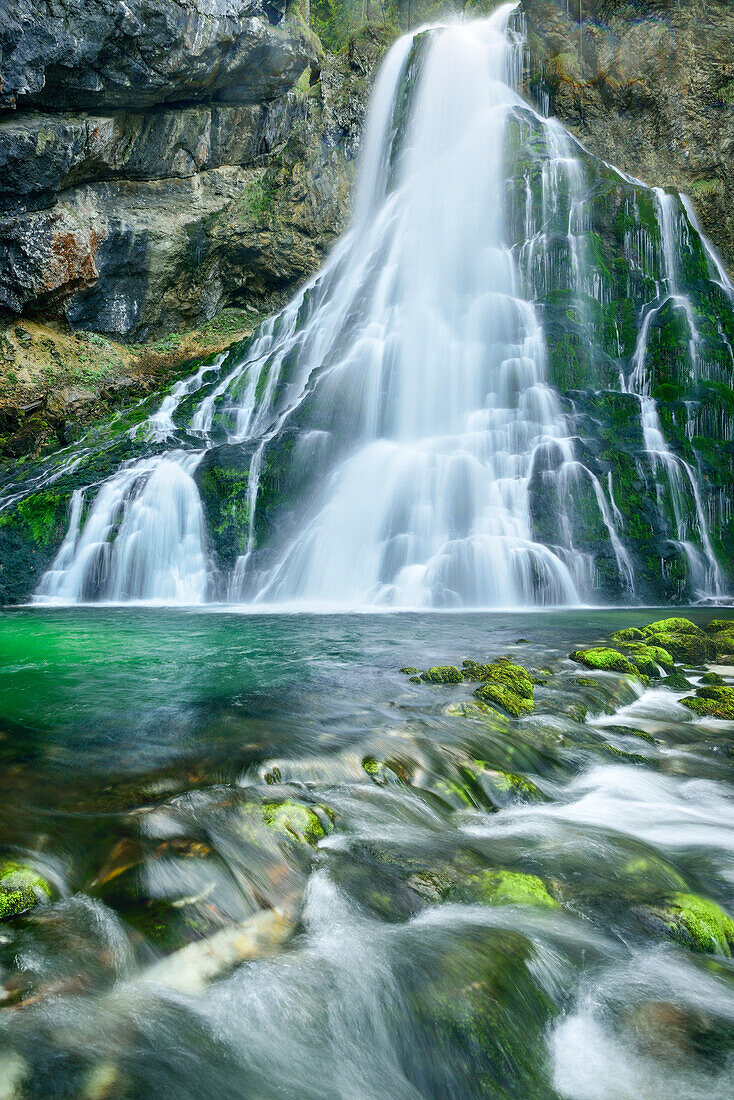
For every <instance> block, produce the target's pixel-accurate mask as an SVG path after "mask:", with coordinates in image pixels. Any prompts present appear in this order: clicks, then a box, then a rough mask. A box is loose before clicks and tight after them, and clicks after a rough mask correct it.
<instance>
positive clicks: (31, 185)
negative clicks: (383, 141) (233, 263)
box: [0, 0, 319, 338]
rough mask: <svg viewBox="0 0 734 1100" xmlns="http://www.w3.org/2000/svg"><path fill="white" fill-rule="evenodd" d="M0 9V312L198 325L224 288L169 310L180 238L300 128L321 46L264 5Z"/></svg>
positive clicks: (187, 241) (217, 2)
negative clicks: (298, 88) (302, 88)
mask: <svg viewBox="0 0 734 1100" xmlns="http://www.w3.org/2000/svg"><path fill="white" fill-rule="evenodd" d="M3 14H4V18H3V21H2V24H0V49H1V51H2V55H1V59H0V309H3V310H5V311H9V312H10V313H13V314H23V313H25V314H27V315H30V316H32V315H39V316H44V317H49V316H51V317H53V316H58V317H60V318H62V319H64V320H66V321H68V322H69V323H70V324H72V325H76V326H82V327H84V328H88V329H93V330H96V331H100V332H106V333H110V334H115V335H117V336H122V337H133V338H145V337H147V336H151V335H155V334H158V333H161V332H165V331H167V330H170V329H171V328H180V327H181V326H185V325H195V324H198V323H200V322H201V321H203V320H206V319H207V318H208V317H210V316H211V315H212V314H213V312H214V311H215V310H216V309H217V308H218V307H219V306H220V305H224V304H227V302H226V298H227V294H226V288H222V287H219V288H218V289H217V288H214V290H212V288H210V287H207V286H203V285H202V286H200V287H199V288H198V290H197V294H198V297H197V299H196V300H193V301H192V300H190V299H187V300H185V301H182V302H181V305H180V308H177V305H176V299H177V284H178V283H179V282H180V279H181V274H182V269H185V268H187V267H188V268H190V267H191V266H192V265H195V264H196V262H197V257H196V253H195V251H193V252H192V248H191V239H192V237H193V236H195V235H196V233H197V231H198V227H199V226H200V225H201V224H202V222H204V221H205V220H206V219H207V218H210V217H211V216H212V215H215V214H216V213H217V212H218V211H220V210H222V209H223V208H224V207H226V206H227V205H228V204H230V203H231V202H232V201H233V200H234V199H235V198H236V197H237V196H238V195H239V194H241V193H242V192H243V191H244V189H245V188H246V187H247V185H248V183H249V182H251V180H252V178H253V174H256V173H257V172H258V171H261V170H262V167H263V166H264V165H265V164H267V163H268V161H269V159H270V158H271V157H272V154H273V152H274V151H275V150H277V149H279V148H280V147H282V146H283V144H284V143H285V141H286V140H287V138H288V135H289V134H290V133H291V132H292V130H293V128H294V126H295V124H296V122H297V121H298V120H299V119H303V117H304V115H305V112H306V110H307V104H306V103H305V102H304V99H303V97H302V96H300V95H298V94H297V93H296V92H294V91H293V85H294V84H295V82H296V81H297V80H298V78H299V77H300V76H301V75H302V74H303V73H304V71H305V70H307V69H308V68H309V67H314V66H316V64H317V59H318V55H319V48H318V43H317V42H316V41H315V40H314V39H313V37H312V36H311V35H310V34H309V32H308V31H306V30H305V28H303V26H302V25H301V24H300V23H299V22H298V21H297V20H289V19H285V20H284V19H283V14H284V3H279V2H277V0H276V2H275V3H269V2H263V0H49V2H46V3H41V4H37V3H31V2H30V0H6V4H5V11H4V13H3ZM164 299H165V305H164V304H163V301H164Z"/></svg>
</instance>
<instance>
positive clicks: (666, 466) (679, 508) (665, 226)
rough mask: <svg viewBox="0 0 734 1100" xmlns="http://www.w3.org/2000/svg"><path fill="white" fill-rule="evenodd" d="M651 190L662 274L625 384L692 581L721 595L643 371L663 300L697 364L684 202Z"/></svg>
mask: <svg viewBox="0 0 734 1100" xmlns="http://www.w3.org/2000/svg"><path fill="white" fill-rule="evenodd" d="M654 195H655V203H656V206H657V210H658V213H659V222H658V224H659V226H660V234H661V252H662V261H663V262H662V280H661V281H660V282H659V283H658V289H659V297H658V300H657V301H656V302H655V303H653V304H652V305H650V306H649V307H648V309H647V311H646V312H645V314H644V317H643V319H642V324H641V326H640V332H639V337H638V340H637V347H636V349H635V354H634V357H633V360H632V372H631V374H630V378H629V383H628V388H629V390H630V392H632V393H636V394H638V395H639V399H640V423H641V426H642V436H643V440H644V444H645V450H646V452H647V454H648V456H649V460H650V464H651V466H652V471H653V474H654V476H655V478H656V492H657V498H658V504H659V506H660V507H661V508H663V507H665V506H666V505H667V506H668V510H669V512H670V513H672V516H673V518H674V522H675V531H676V537H675V541H676V542H677V543H678V545H679V546H680V548H681V550H682V551H683V553H684V555H685V558H686V561H687V562H688V568H689V575H690V581H691V584H692V587H693V588H694V590H695V592H696V594H697V595H698V596H699V597H701V598H706V597H716V596H720V595H722V592H723V580H722V576H721V569H720V567H719V563H718V561H717V559H716V555H715V553H714V549H713V546H712V543H711V536H710V532H709V526H708V521H707V519H706V514H705V512H704V509H703V503H702V500H701V494H700V490H699V488H698V482H697V478H696V474H695V472H694V470H693V469H692V468H691V466H690V464H689V463H687V462H686V461H685V460H684V459H683V458H682V457H680V456H679V455H676V454H674V453H673V452H672V451H671V450H670V448H669V447H668V444H667V442H666V440H665V435H664V433H663V429H662V425H661V423H660V417H659V415H658V410H657V405H656V402H655V399H654V398H653V397H652V396H651V395H650V377H649V373H648V371H647V351H648V341H649V338H650V329H651V325H652V323H653V322H654V320H655V318H656V317H657V316H658V314H659V313H660V311H661V310H662V309H663V308H664V307H665V306H666V305H668V304H672V305H674V307H675V308H676V309H677V310H680V311H681V312H682V313H683V315H684V317H685V319H686V324H687V327H688V331H689V334H690V338H689V343H688V351H689V358H690V369H691V371H692V373H693V374H694V376H695V375H697V374H698V373H699V372H700V370H701V363H700V359H699V354H698V348H699V344H700V335H699V331H698V327H697V324H696V318H695V313H694V310H693V306H692V303H691V301H690V299H689V298H688V296H687V295H685V294H682V293H681V292H680V289H679V274H678V266H679V265H678V259H677V257H678V255H679V253H680V250H681V245H682V241H681V238H687V235H688V222H687V218H686V217H685V216H684V214H685V211H686V208H685V206H684V207H683V211H682V212H679V211H678V209H677V201H676V200H677V197H676V196H674V195H671V194H668V193H667V192H665V191H663V190H662V189H661V188H654ZM722 271H723V269H722ZM658 479H660V480H658ZM693 534H695V536H696V540H695V541H694V540H693V539H692V538H691V537H690V535H693Z"/></svg>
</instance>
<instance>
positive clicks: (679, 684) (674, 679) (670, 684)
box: [658, 672, 692, 691]
mask: <svg viewBox="0 0 734 1100" xmlns="http://www.w3.org/2000/svg"><path fill="white" fill-rule="evenodd" d="M658 683H659V684H660V686H661V687H667V688H670V690H671V691H690V689H691V686H692V685H691V682H690V680H687V679H686V677H685V676H684V675H683V673H682V672H672V673H671V674H670V676H664V677H663V678H662V680H659V681H658Z"/></svg>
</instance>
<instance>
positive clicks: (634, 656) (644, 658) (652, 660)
mask: <svg viewBox="0 0 734 1100" xmlns="http://www.w3.org/2000/svg"><path fill="white" fill-rule="evenodd" d="M627 648H628V650H629V658H630V660H631V661H632V663H633V664H634V665H636V666H637V668H639V670H640V672H644V673H646V674H647V675H648V676H650V677H652V678H653V679H655V678H656V677H658V676H659V675H660V668H662V669H663V670H664V671H665V672H672V671H673V669H674V668H675V661H674V660H673V658H672V657H671V655H670V654H669V653H668V651H667V649H663V648H662V646H658V645H641V644H640V643H637V642H635V643H630V644H628V646H627ZM658 666H659V667H658Z"/></svg>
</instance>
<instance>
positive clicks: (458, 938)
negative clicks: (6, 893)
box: [0, 608, 734, 1100]
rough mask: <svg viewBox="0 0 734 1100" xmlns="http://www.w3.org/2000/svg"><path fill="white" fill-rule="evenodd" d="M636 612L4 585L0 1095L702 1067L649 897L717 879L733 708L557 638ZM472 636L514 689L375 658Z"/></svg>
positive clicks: (381, 1093) (681, 976)
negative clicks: (502, 700) (105, 595)
mask: <svg viewBox="0 0 734 1100" xmlns="http://www.w3.org/2000/svg"><path fill="white" fill-rule="evenodd" d="M659 614H660V613H659V612H657V613H656V612H655V611H641V610H639V609H637V610H635V611H609V610H601V611H599V610H587V611H567V612H550V611H549V612H542V611H537V612H522V613H518V614H510V613H504V614H501V613H492V614H487V613H484V614H480V613H477V614H465V613H463V614H443V615H441V614H436V613H434V614H426V613H384V614H382V615H375V614H372V615H341V616H334V615H331V616H329V615H321V616H319V615H303V614H300V615H290V614H282V615H274V616H260V615H253V614H247V613H243V612H242V610H238V609H236V608H228V609H225V608H222V609H219V610H218V611H208V612H207V611H203V610H199V611H196V610H192V611H172V610H165V609H156V610H152V609H141V608H109V609H104V608H99V609H96V610H90V609H83V608H81V609H76V608H69V609H59V610H41V609H18V610H14V611H12V610H11V611H5V612H3V614H2V631H1V632H0V734H1V735H2V736H1V737H0V757H2V765H3V770H4V773H5V775H6V784H5V790H4V797H3V802H2V810H1V812H0V852H1V854H2V857H3V858H4V859H7V858H13V859H16V860H20V861H22V862H30V863H31V864H32V865H33V866H35V867H36V868H37V869H38V870H39V871H40V872H41V873H42V874H43V875H44V876H45V877H46V879H47V881H48V882H49V883H50V884H51V886H52V895H53V896H52V899H50V900H48V899H47V903H46V904H44V905H42V906H40V907H38V908H36V909H35V910H32V911H31V912H29V913H27V914H26V915H25V916H22V917H17V918H15V919H13V920H12V921H9V922H6V923H5V924H3V925H1V926H0V932H1V933H2V936H1V938H0V978H2V985H0V990H1V991H2V1002H3V1003H2V1007H1V1008H0V1049H1V1050H2V1057H0V1089H2V1095H3V1096H9V1097H10V1096H12V1097H17V1098H18V1100H36V1098H40V1097H43V1098H48V1097H57V1096H58V1097H67V1096H68V1097H72V1096H73V1097H85V1098H86V1100H90V1098H95V1097H96V1098H102V1097H120V1098H125V1100H126V1098H128V1097H129V1098H137V1097H143V1096H151V1095H158V1096H160V1097H177V1098H180V1097H192V1098H193V1097H201V1096H221V1095H227V1096H232V1097H242V1098H248V1100H249V1098H252V1097H257V1098H262V1100H275V1098H288V1100H290V1098H295V1097H302V1098H309V1100H324V1098H328V1100H331V1098H333V1100H337V1098H350V1100H352V1098H353V1100H367V1098H370V1100H372V1098H374V1100H379V1098H384V1100H388V1098H389V1100H393V1098H394V1097H406V1098H411V1100H417V1098H431V1100H433V1098H435V1100H443V1098H444V1097H448V1096H455V1097H462V1098H464V1097H467V1098H468V1097H482V1098H484V1097H491V1098H495V1097H497V1098H500V1097H513V1098H517V1100H527V1098H528V1097H538V1098H548V1100H558V1098H561V1097H563V1098H568V1100H620V1098H627V1097H629V1098H630V1100H631V1098H633V1097H639V1096H644V1097H646V1098H647V1097H651V1098H661V1100H662V1098H666V1100H667V1098H668V1097H671V1096H681V1097H683V1096H685V1097H686V1098H688V1097H691V1098H697V1097H707V1098H708V1100H710V1098H712V1097H713V1098H721V1100H723V1098H724V1097H728V1096H730V1094H731V1080H732V1071H733V1069H734V1061H733V1059H734V968H733V964H732V960H731V958H730V957H729V955H728V953H727V952H728V951H729V949H728V948H727V947H726V943H725V942H722V944H721V945H720V947H719V948H718V949H712V950H710V951H709V952H708V953H696V952H693V951H691V950H689V949H686V947H685V946H683V945H681V944H680V943H678V942H675V941H674V940H672V939H671V938H670V937H669V936H668V935H667V934H666V930H665V922H664V918H663V916H662V915H661V910H660V906H661V904H662V900H663V899H665V898H669V897H670V896H672V895H675V896H678V895H680V894H681V893H686V894H689V893H690V894H696V895H702V896H704V897H706V898H708V899H711V900H712V901H713V902H715V903H717V904H718V905H720V906H723V907H724V908H725V909H726V908H729V909H730V910H731V909H732V898H734V782H733V779H734V774H733V770H732V769H733V767H734V764H733V757H732V753H731V744H732V741H731V737H732V733H733V732H734V723H727V722H722V721H718V720H712V719H697V718H696V717H695V716H694V715H693V714H691V712H690V711H687V710H685V708H684V707H683V706H681V705H680V702H679V699H680V694H681V693H680V691H675V690H671V688H669V687H666V686H662V687H661V686H657V687H656V686H655V681H653V682H652V683H651V685H650V686H649V687H647V688H646V687H644V686H642V685H640V684H639V683H636V682H634V681H631V680H629V679H628V678H626V677H625V676H621V675H619V674H615V673H598V672H597V673H594V672H588V671H587V670H584V669H582V668H580V666H579V665H577V664H574V663H573V662H571V661H570V660H569V659H568V653H569V652H570V651H571V650H572V649H576V648H578V647H579V646H588V645H592V644H594V643H598V642H601V641H605V640H607V639H608V638H609V634H610V633H611V632H612V631H613V630H615V629H618V628H620V627H624V626H630V625H638V624H640V623H644V622H647V621H650V620H652V619H654V618H657V617H659ZM687 614H689V615H690V617H691V618H692V619H694V620H695V621H696V622H698V623H703V622H705V621H708V619H710V618H711V615H712V613H711V612H702V611H700V610H698V611H696V610H691V611H689V612H687ZM721 614H723V615H724V616H727V617H728V616H730V615H731V613H730V612H717V615H721ZM521 638H525V639H527V641H522V642H520V641H519V639H521ZM503 654H510V655H511V656H512V657H513V658H514V659H515V660H516V661H519V662H521V663H522V664H523V665H524V666H526V667H528V668H532V669H535V670H536V673H535V674H536V676H537V680H538V683H537V684H536V687H535V695H536V711H535V712H534V713H532V714H530V715H528V716H526V717H524V718H522V719H518V720H515V719H512V718H507V717H505V716H503V715H502V714H500V713H499V712H497V711H494V712H491V713H478V712H473V711H472V710H471V708H469V710H467V709H466V706H465V705H466V703H467V702H471V700H472V694H471V690H472V687H473V686H474V685H471V684H468V685H467V684H466V683H464V684H456V685H445V684H437V685H431V684H426V683H417V684H415V683H411V682H410V680H409V678H408V676H407V675H406V674H404V673H401V672H400V671H399V670H400V668H401V667H402V666H405V665H412V666H416V667H419V668H426V667H429V666H432V665H434V664H442V665H443V664H454V663H456V664H459V665H460V664H461V661H462V659H464V658H475V659H478V660H488V659H491V658H494V657H497V656H500V655H503ZM717 667H718V668H719V670H720V671H722V672H723V673H724V674H725V676H727V677H729V682H730V683H731V682H732V679H734V669H727V668H726V666H723V665H720V666H717ZM701 673H702V670H701V669H699V670H698V671H696V670H691V671H689V673H688V676H689V681H690V682H691V683H692V684H695V683H696V682H697V680H698V679H699V677H700V675H701ZM479 761H481V762H482V765H481V768H479V764H478V762H479ZM478 768H479V770H477V769H478ZM500 773H508V774H511V775H512V774H514V775H518V776H522V777H523V784H522V785H520V786H518V785H515V786H514V787H513V786H512V785H510V786H509V787H508V786H507V785H505V786H504V787H503V785H502V783H501V782H500V783H499V784H498V780H497V776H498V775H500ZM513 782H514V781H513ZM281 814H282V815H283V816H282V817H280V816H279V815H281ZM498 874H499V875H500V876H507V875H508V874H509V875H510V876H513V875H514V876H519V878H518V879H517V881H521V882H522V883H523V884H524V887H523V888H524V889H525V890H530V893H529V894H526V895H524V896H523V895H520V896H518V895H517V894H516V893H514V894H513V893H512V891H510V894H509V895H508V896H507V897H505V898H504V899H503V897H502V896H500V895H501V892H500V895H497V894H492V895H487V894H482V893H481V891H479V892H477V890H478V886H477V884H479V883H482V882H485V881H490V882H494V881H495V880H496V876H497V875H498ZM483 876H484V877H483ZM487 876H489V878H488V879H487ZM529 876H535V877H534V878H533V877H529ZM539 881H540V882H541V885H540V886H538V882H539ZM501 882H502V884H503V889H505V890H507V889H509V888H510V887H511V886H512V884H513V883H515V887H514V888H516V885H517V883H516V880H515V879H513V878H512V877H510V878H509V879H508V878H507V877H505V878H502V879H501ZM508 884H509V885H508ZM503 900H504V901H505V904H502V901H503ZM233 929H234V932H233V931H232V930H233ZM217 937H218V938H217ZM187 944H188V945H189V946H188V947H187V946H186V945H187ZM202 945H204V946H203V947H202ZM206 945H211V946H209V947H207V946H206Z"/></svg>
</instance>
